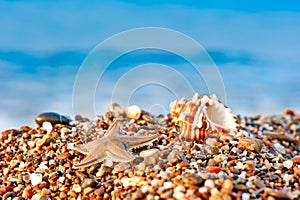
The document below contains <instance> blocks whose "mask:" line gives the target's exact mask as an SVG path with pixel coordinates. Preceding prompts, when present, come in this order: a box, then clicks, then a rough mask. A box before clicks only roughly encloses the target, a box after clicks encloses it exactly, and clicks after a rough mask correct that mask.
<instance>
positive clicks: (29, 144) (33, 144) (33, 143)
mask: <svg viewBox="0 0 300 200" xmlns="http://www.w3.org/2000/svg"><path fill="white" fill-rule="evenodd" d="M27 144H28V146H30V147H34V146H35V142H34V141H28V142H27Z"/></svg>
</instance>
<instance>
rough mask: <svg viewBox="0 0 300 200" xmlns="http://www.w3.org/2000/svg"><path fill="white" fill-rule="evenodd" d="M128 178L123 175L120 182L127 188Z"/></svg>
mask: <svg viewBox="0 0 300 200" xmlns="http://www.w3.org/2000/svg"><path fill="white" fill-rule="evenodd" d="M129 181H130V180H129V178H128V177H123V178H121V183H122V185H123V186H124V188H127V187H128V186H129Z"/></svg>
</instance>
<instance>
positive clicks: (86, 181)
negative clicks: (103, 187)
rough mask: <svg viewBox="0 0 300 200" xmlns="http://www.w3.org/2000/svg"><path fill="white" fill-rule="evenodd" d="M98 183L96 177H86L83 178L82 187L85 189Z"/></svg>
mask: <svg viewBox="0 0 300 200" xmlns="http://www.w3.org/2000/svg"><path fill="white" fill-rule="evenodd" d="M97 184H98V182H97V181H96V180H95V179H93V178H85V179H84V180H83V183H82V184H81V187H82V188H83V189H86V188H88V187H95V186H96V185H97Z"/></svg>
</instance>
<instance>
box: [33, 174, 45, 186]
mask: <svg viewBox="0 0 300 200" xmlns="http://www.w3.org/2000/svg"><path fill="white" fill-rule="evenodd" d="M30 181H31V184H32V185H33V186H36V185H38V184H40V183H41V182H42V181H43V176H42V174H34V173H33V174H30Z"/></svg>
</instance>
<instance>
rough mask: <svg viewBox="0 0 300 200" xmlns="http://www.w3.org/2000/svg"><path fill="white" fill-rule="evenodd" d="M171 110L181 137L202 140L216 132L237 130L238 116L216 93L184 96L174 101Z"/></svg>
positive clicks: (225, 132)
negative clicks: (188, 97)
mask: <svg viewBox="0 0 300 200" xmlns="http://www.w3.org/2000/svg"><path fill="white" fill-rule="evenodd" d="M170 112H171V114H172V115H173V120H172V122H174V123H175V124H176V125H178V126H179V127H180V138H181V139H185V140H188V141H197V142H201V141H203V140H204V139H205V138H206V137H207V136H209V135H212V134H215V133H217V134H230V133H236V132H237V123H236V117H235V116H234V115H233V114H232V112H231V110H230V109H229V108H228V107H226V106H225V105H224V104H223V103H222V102H221V101H219V100H218V98H217V96H216V95H215V94H213V95H211V96H209V97H208V96H203V97H202V98H201V97H200V96H199V95H198V93H195V94H194V96H193V97H192V98H191V99H190V100H187V99H185V98H182V99H180V100H175V101H172V102H171V103H170Z"/></svg>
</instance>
